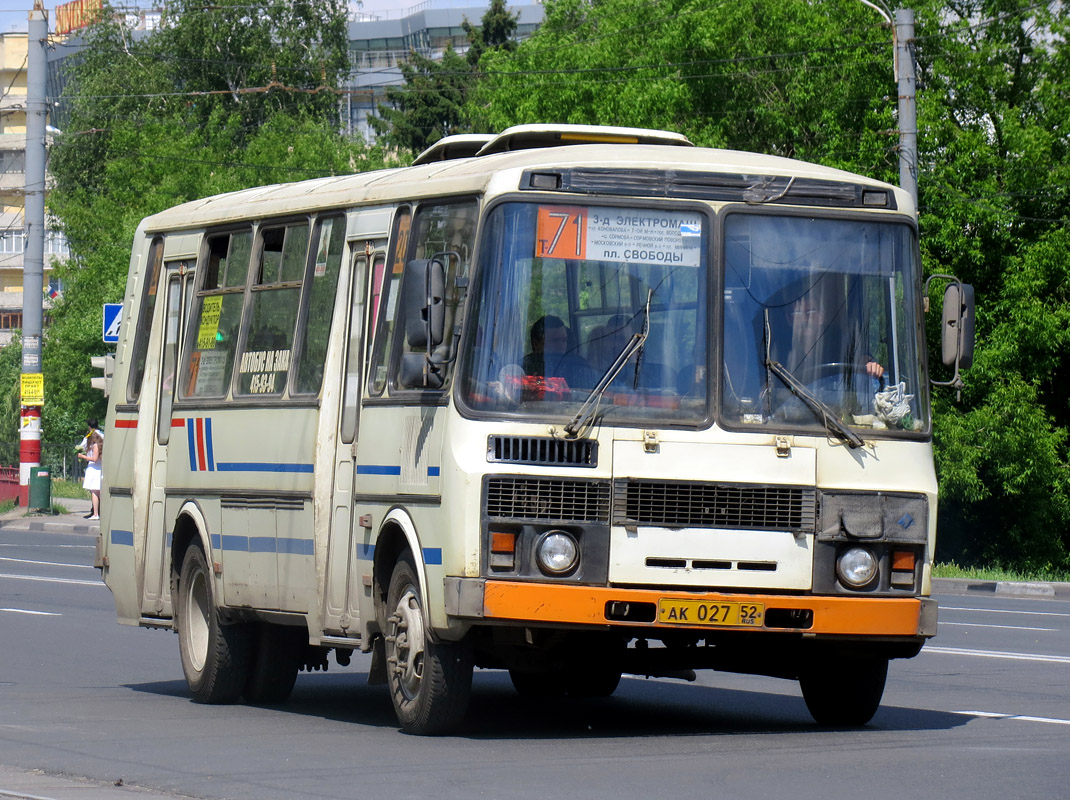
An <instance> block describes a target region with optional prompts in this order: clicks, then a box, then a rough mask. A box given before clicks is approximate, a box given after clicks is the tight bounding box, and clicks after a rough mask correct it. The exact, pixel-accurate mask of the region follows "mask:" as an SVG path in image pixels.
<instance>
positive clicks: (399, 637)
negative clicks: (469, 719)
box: [387, 588, 424, 699]
mask: <svg viewBox="0 0 1070 800" xmlns="http://www.w3.org/2000/svg"><path fill="white" fill-rule="evenodd" d="M387 641H389V642H391V643H392V644H393V650H394V652H393V654H392V657H391V658H389V659H388V660H387V664H388V666H389V667H390V669H391V670H392V672H393V677H394V680H395V681H396V682H397V685H398V686H399V687H400V688H401V690H402V691H403V692H404V693H405V695H406V697H408V698H410V699H412V698H414V697H416V695H417V694H418V693H419V691H420V681H421V680H422V679H423V672H424V617H423V610H422V609H421V608H420V599H419V598H418V597H417V596H416V593H415V592H414V591H413V590H412V589H411V588H410V589H406V590H405V592H404V594H402V596H401V597H400V598H398V604H397V607H396V608H395V609H394V614H393V615H392V616H391V617H390V635H389V636H388V637H387Z"/></svg>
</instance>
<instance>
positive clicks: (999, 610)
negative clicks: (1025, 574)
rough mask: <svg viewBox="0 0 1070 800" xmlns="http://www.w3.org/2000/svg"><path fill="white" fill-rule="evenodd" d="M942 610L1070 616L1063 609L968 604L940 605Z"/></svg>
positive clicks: (1036, 615)
mask: <svg viewBox="0 0 1070 800" xmlns="http://www.w3.org/2000/svg"><path fill="white" fill-rule="evenodd" d="M940 610H941V611H983V612H985V613H986V614H1029V615H1031V616H1035V617H1070V614H1066V613H1063V612H1061V611H1015V610H1014V609H1013V608H967V607H966V606H940Z"/></svg>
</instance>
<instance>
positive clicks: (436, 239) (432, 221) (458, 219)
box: [398, 201, 478, 388]
mask: <svg viewBox="0 0 1070 800" xmlns="http://www.w3.org/2000/svg"><path fill="white" fill-rule="evenodd" d="M477 211H478V206H477V204H476V202H475V201H466V202H463V203H449V204H445V203H442V204H435V205H423V206H420V208H419V209H418V210H417V212H416V219H415V225H414V227H413V235H412V238H413V248H412V258H413V259H430V258H436V259H438V260H440V261H441V262H442V263H443V266H445V268H446V303H445V306H446V309H445V310H446V318H445V319H446V324H445V334H444V339H443V342H442V345H441V347H440V348H439V349H438V352H439V353H440V355H441V356H442V357H441V358H437V359H436V360H438V361H440V362H444V372H445V374H444V376H443V378H444V380H445V382H446V383H445V384H444V386H443V388H446V387H447V386H448V381H449V376H450V373H451V372H452V367H453V362H454V358H453V356H455V355H456V353H454V352H453V348H454V346H455V340H454V334H453V332H454V326H455V325H456V324H457V323H458V322H459V321H460V320H459V319H458V313H459V311H460V304H461V301H462V300H463V297H464V291H465V290H464V288H462V285H461V284H462V283H463V280H459V279H464V278H467V276H468V271H469V263H470V261H471V257H472V249H473V247H474V245H475V235H476V218H477ZM402 313H403V312H402ZM401 329H402V330H404V325H403V324H402V326H401ZM411 352H425V348H414V347H411V346H410V345H409V342H408V341H407V339H405V338H404V337H403V338H402V340H401V343H400V353H401V355H404V354H405V353H411ZM399 360H400V357H399ZM398 388H411V387H404V386H400V385H399V387H398Z"/></svg>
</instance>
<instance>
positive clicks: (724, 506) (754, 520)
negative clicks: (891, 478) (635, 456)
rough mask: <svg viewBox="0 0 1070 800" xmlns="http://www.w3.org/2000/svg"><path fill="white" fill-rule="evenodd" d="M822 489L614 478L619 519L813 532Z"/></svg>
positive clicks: (617, 522)
mask: <svg viewBox="0 0 1070 800" xmlns="http://www.w3.org/2000/svg"><path fill="white" fill-rule="evenodd" d="M816 508H817V503H816V493H815V491H814V490H813V489H809V488H804V487H794V486H762V485H732V484H716V483H698V482H691V481H643V480H635V479H622V480H617V481H614V482H613V524H614V525H628V526H634V525H649V526H656V527H664V528H727V529H736V530H775V531H791V532H793V533H810V532H813V531H814V530H815V526H816V517H817V513H816Z"/></svg>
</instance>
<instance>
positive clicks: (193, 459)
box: [185, 419, 197, 472]
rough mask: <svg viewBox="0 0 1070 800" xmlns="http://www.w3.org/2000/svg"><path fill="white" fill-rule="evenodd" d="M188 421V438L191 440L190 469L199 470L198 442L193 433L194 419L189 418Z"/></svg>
mask: <svg viewBox="0 0 1070 800" xmlns="http://www.w3.org/2000/svg"><path fill="white" fill-rule="evenodd" d="M185 423H186V438H187V439H188V440H189V471H190V472H196V471H197V442H196V441H194V438H193V436H194V434H193V427H194V426H193V420H192V419H187V420H185Z"/></svg>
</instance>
